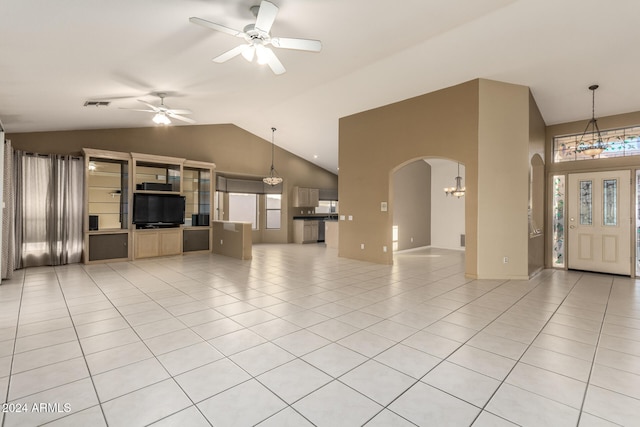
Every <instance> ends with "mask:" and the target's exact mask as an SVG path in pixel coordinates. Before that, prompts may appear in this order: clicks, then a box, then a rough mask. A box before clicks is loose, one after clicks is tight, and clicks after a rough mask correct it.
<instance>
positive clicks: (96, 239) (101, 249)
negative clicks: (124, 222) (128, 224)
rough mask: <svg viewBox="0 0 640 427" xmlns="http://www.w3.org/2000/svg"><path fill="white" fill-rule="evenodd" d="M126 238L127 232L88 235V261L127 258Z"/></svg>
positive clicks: (127, 237) (127, 238) (127, 236)
mask: <svg viewBox="0 0 640 427" xmlns="http://www.w3.org/2000/svg"><path fill="white" fill-rule="evenodd" d="M128 240H129V235H128V234H127V233H117V234H94V235H90V236H89V261H102V260H107V259H126V258H128V257H129V248H128Z"/></svg>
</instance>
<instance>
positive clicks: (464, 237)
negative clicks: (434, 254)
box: [460, 234, 466, 248]
mask: <svg viewBox="0 0 640 427" xmlns="http://www.w3.org/2000/svg"><path fill="white" fill-rule="evenodd" d="M465 243H466V236H465V235H464V234H461V235H460V247H461V248H464V245H465Z"/></svg>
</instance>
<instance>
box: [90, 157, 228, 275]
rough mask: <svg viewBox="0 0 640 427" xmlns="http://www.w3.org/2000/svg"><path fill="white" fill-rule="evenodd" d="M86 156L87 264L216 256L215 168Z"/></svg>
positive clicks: (176, 161) (180, 161)
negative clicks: (212, 215) (200, 254)
mask: <svg viewBox="0 0 640 427" xmlns="http://www.w3.org/2000/svg"><path fill="white" fill-rule="evenodd" d="M83 151H84V156H85V166H86V167H85V174H86V175H85V197H84V200H85V212H86V217H85V221H84V222H85V225H84V235H85V251H84V262H85V263H93V262H106V261H115V260H131V259H139V258H149V257H154V256H165V255H177V254H181V253H186V252H198V251H207V252H210V251H211V249H212V226H211V221H210V213H211V206H212V205H213V199H212V196H213V193H214V189H213V185H214V180H213V173H214V170H215V164H213V163H207V162H199V161H192V160H186V159H181V158H175V157H166V156H156V155H150V154H140V153H121V152H113V151H105V150H96V149H89V148H86V149H84V150H83Z"/></svg>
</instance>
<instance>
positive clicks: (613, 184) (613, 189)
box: [602, 179, 618, 225]
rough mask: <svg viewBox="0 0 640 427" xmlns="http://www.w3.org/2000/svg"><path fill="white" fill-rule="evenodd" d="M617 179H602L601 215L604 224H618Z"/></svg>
mask: <svg viewBox="0 0 640 427" xmlns="http://www.w3.org/2000/svg"><path fill="white" fill-rule="evenodd" d="M617 197H618V180H617V179H605V180H604V181H602V203H603V206H602V217H603V222H604V225H618V198H617Z"/></svg>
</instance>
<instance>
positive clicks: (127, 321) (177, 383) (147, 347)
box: [78, 263, 211, 425]
mask: <svg viewBox="0 0 640 427" xmlns="http://www.w3.org/2000/svg"><path fill="white" fill-rule="evenodd" d="M107 266H108V267H109V268H110V269H111V270H112V271H113V272H115V273H116V274H118V275H119V276H120V277H122V278H123V279H124V280H126V281H127V282H128V283H130V284H131V285H132V286H133V287H135V288H136V289H138V290H139V291H140V292H142V293H143V294H144V295H145V296H147V297H149V295H148V294H147V293H146V292H144V291H143V290H141V289H140V288H139V287H138V286H136V285H135V284H134V283H133V282H131V281H130V280H129V279H127V278H126V277H124V276H123V275H122V274H120V272H119V271H117V270H115V269H113V268H112V267H111V266H110V265H109V264H108V263H107ZM82 270H83V271H84V273H85V274H86V275H87V276H89V277H91V275H90V274H89V272H88V271H86V269H85V268H84V266H83V267H82ZM153 277H156V276H153ZM156 278H157V277H156ZM157 279H158V278H157ZM158 280H160V281H161V282H163V283H166V284H167V285H169V286H171V287H172V288H174V289H176V288H175V287H174V286H172V285H171V284H170V283H167V282H164V281H163V280H161V279H158ZM91 281H92V282H93V283H94V284H95V285H96V287H97V288H98V289H99V290H100V292H101V293H102V294H103V295H104V297H105V298H107V300H108V301H109V303H111V305H112V306H113V308H114V309H115V310H116V311H117V312H118V313H119V314H120V316H122V319H123V320H124V321H125V322H126V323H127V324H128V325H129V327H130V328H131V331H132V332H133V333H134V334H136V336H137V337H138V338H139V339H140V342H141V343H142V344H143V345H144V346H145V348H146V349H147V350H148V351H149V352H150V353H151V354H152V356H153V357H150V358H148V359H144V360H150V359H155V360H156V361H157V362H158V364H159V365H160V366H161V367H162V369H163V370H164V371H165V372H166V373H167V375H168V376H169V378H167V379H171V380H172V381H173V382H174V383H175V384H176V386H177V387H178V388H179V389H180V390H181V391H182V393H184V395H185V396H186V397H187V399H189V401H191V403H192V405H193V407H195V408H196V410H197V411H198V413H200V414H201V415H202V416H203V418H204V419H205V420H206V421H207V422H208V423H209V424H210V425H211V423H210V422H209V420H208V418H207V417H206V416H205V415H204V414H203V413H202V412H201V411H200V408H199V407H198V405H197V404H196V403H195V402H194V401H193V399H191V397H190V396H189V395H188V394H187V393H186V392H185V390H184V389H183V388H182V386H181V385H180V383H179V382H178V381H176V379H175V377H174V376H173V375H172V374H171V372H169V371H168V370H167V368H166V367H165V366H164V365H163V364H162V362H161V361H160V360H159V359H158V356H157V355H156V354H155V353H154V352H153V351H152V350H151V349H150V348H149V346H148V345H147V343H146V342H145V341H144V339H143V338H142V337H141V336H140V335H139V334H138V332H137V331H136V330H135V328H134V327H133V325H131V323H129V320H127V318H126V317H125V316H124V315H123V314H122V312H120V310H119V309H118V307H116V306H115V305H114V304H113V302H112V301H111V299H110V298H109V296H108V295H107V294H106V293H104V291H103V290H102V288H100V286H98V285H97V283H96V282H95V281H94V280H93V278H92V277H91ZM181 292H182V291H181ZM183 293H184V292H183ZM149 298H151V297H149ZM151 300H152V301H154V302H156V301H155V300H154V299H153V298H151ZM156 304H157V302H156ZM158 306H159V307H161V308H162V309H163V310H164V311H167V310H166V308H165V307H163V306H161V305H159V304H158ZM167 313H169V314H170V315H171V316H172V317H173V318H175V316H173V314H171V312H169V311H167ZM178 320H179V319H178ZM185 326H186V325H185ZM187 328H189V327H188V326H187ZM189 329H190V328H189ZM205 342H206V341H205ZM78 343H80V338H78ZM80 347H82V345H81V346H80ZM83 354H84V350H83ZM85 362H86V357H85ZM134 363H138V362H132V363H128V364H126V365H124V366H119V367H117V368H113V369H110V370H108V371H105V372H110V371H113V370H116V369H120V368H123V367H125V366H130V365H133V364H134ZM87 369H88V370H89V375H90V376H91V381H92V383H93V374H91V370H90V369H89V366H88V364H87ZM101 373H104V372H101ZM167 379H164V380H160V381H156V382H154V383H152V384H147V385H146V386H144V387H142V388H139V389H136V390H132V391H130V392H128V393H125V394H123V395H120V396H116V397H114V398H112V399H109V400H107V401H105V402H104V403H106V402H109V401H113V400H115V399H119V398H121V397H123V396H126V395H128V394H131V393H135V392H137V391H140V390H143V389H144V388H147V387H149V386H151V385H155V384H159V383H161V382H163V381H166V380H167ZM94 389H95V392H96V397H97V398H98V404H99V405H100V409H101V411H102V416H103V417H104V420H105V422H106V423H107V425H109V422H108V420H107V417H106V414H105V413H104V409H103V408H102V405H103V402H101V401H100V396H99V395H98V390H97V389H96V388H95V384H94ZM185 409H188V408H182V409H180V410H178V411H176V412H173V413H171V414H168V415H166V416H164V417H162V418H160V419H157V420H154V421H152V423H151V424H153V423H156V422H158V421H160V420H163V419H165V418H168V417H170V416H172V415H175V414H177V413H180V412H182V411H184V410H185Z"/></svg>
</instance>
